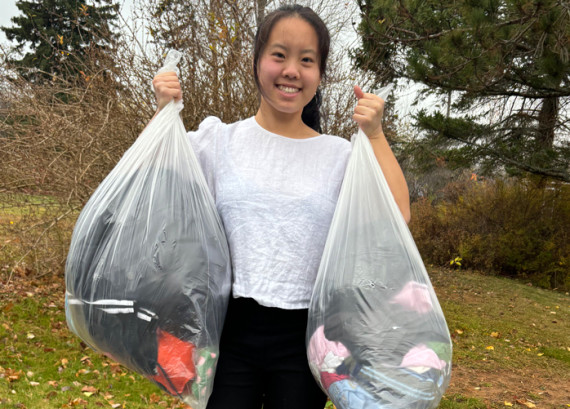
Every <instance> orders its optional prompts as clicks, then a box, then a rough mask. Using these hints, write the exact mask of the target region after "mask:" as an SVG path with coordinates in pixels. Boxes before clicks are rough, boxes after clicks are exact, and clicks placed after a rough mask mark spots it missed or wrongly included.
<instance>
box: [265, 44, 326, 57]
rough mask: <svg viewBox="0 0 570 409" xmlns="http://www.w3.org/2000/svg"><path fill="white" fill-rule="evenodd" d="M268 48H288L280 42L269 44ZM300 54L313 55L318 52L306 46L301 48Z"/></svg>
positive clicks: (285, 49)
mask: <svg viewBox="0 0 570 409" xmlns="http://www.w3.org/2000/svg"><path fill="white" fill-rule="evenodd" d="M269 48H271V49H273V48H280V49H282V50H284V51H287V50H288V48H287V47H285V46H284V45H283V44H281V43H275V44H271V46H270V47H269ZM301 54H313V55H317V54H318V53H317V52H316V51H315V50H313V49H312V48H306V49H304V50H301Z"/></svg>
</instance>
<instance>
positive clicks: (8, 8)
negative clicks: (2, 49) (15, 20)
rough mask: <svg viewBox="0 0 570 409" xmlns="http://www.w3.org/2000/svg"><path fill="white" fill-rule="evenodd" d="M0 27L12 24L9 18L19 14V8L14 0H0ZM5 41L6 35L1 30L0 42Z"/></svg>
mask: <svg viewBox="0 0 570 409" xmlns="http://www.w3.org/2000/svg"><path fill="white" fill-rule="evenodd" d="M0 4H2V6H0V9H1V10H2V12H0V27H10V26H11V25H12V24H11V22H10V19H11V18H12V17H14V16H16V15H17V14H19V13H18V12H19V10H18V8H17V7H16V0H0ZM4 41H6V36H5V35H4V32H3V31H0V42H4Z"/></svg>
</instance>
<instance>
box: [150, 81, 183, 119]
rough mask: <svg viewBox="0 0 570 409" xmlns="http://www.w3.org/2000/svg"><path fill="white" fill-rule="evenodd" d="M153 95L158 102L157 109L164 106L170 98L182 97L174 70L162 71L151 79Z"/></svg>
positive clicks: (178, 98)
mask: <svg viewBox="0 0 570 409" xmlns="http://www.w3.org/2000/svg"><path fill="white" fill-rule="evenodd" d="M152 86H153V87H154V95H155V96H156V102H157V103H158V111H160V110H161V109H162V108H164V107H165V106H166V104H168V103H169V102H170V101H172V99H174V100H175V101H180V100H181V99H182V88H181V87H180V81H179V80H178V76H177V75H176V73H175V72H174V71H169V72H163V73H161V74H158V75H156V76H155V77H154V78H153V79H152Z"/></svg>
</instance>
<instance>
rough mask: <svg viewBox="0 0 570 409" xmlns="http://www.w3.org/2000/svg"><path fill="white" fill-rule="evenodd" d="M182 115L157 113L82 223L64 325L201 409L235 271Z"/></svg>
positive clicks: (174, 109)
mask: <svg viewBox="0 0 570 409" xmlns="http://www.w3.org/2000/svg"><path fill="white" fill-rule="evenodd" d="M180 56H181V55H180V53H178V52H175V51H171V52H170V53H169V54H168V56H167V59H166V63H165V66H164V67H163V68H162V69H161V71H175V70H176V64H177V63H178V61H179V60H180ZM159 72H160V71H159ZM181 109H182V102H174V101H172V102H170V103H169V104H168V105H167V106H166V107H164V108H163V109H162V110H161V111H160V112H159V114H158V115H157V116H156V117H155V118H154V119H153V120H152V122H151V123H150V124H149V125H148V126H147V128H146V129H145V130H144V131H143V132H142V133H141V135H140V136H139V137H138V138H137V140H136V141H135V143H134V144H133V145H132V146H131V148H130V149H129V150H128V151H127V152H126V153H125V154H124V156H123V157H122V158H121V160H120V161H119V163H118V164H117V165H116V167H115V168H114V169H113V170H112V171H111V173H110V174H109V175H108V176H107V177H106V178H105V180H103V182H102V183H101V185H100V186H99V187H98V188H97V189H96V191H95V192H94V194H93V196H92V197H91V198H90V199H89V201H88V202H87V204H86V205H85V207H84V209H83V210H82V212H81V214H80V215H79V219H78V221H77V223H76V225H75V228H74V231H73V236H72V240H71V247H70V250H69V254H68V257H67V263H66V266H65V280H66V316H67V322H68V325H69V327H70V328H71V329H72V330H73V332H75V333H76V334H77V335H78V336H79V337H80V338H81V339H82V340H83V341H85V343H87V344H88V345H89V346H90V347H92V348H93V349H95V350H96V351H99V352H101V353H104V354H106V355H108V356H109V357H111V358H112V359H114V360H116V361H117V362H119V363H121V364H123V365H125V366H127V367H128V368H130V369H133V370H134V371H136V372H139V373H141V374H143V375H144V376H146V377H147V378H148V379H150V380H152V381H154V382H155V383H156V384H158V385H159V386H160V387H161V388H162V389H164V390H165V391H166V392H168V393H170V394H172V395H176V396H178V397H179V398H180V399H182V400H183V401H185V402H187V403H189V404H190V405H191V406H192V407H193V408H194V409H201V408H205V407H206V403H207V400H208V397H209V396H210V393H211V389H212V385H213V377H214V372H215V367H216V362H217V358H218V348H219V339H220V335H221V331H222V326H223V321H224V318H225V313H226V309H227V303H228V298H229V293H230V285H231V267H230V257H229V250H228V247H227V242H226V238H225V234H224V230H223V227H222V223H221V220H220V218H219V216H218V214H217V211H216V208H215V204H214V200H213V197H212V195H211V193H210V191H209V190H208V187H207V184H206V180H205V178H204V176H203V174H202V170H201V168H200V166H199V163H198V160H197V158H196V157H195V155H194V152H193V151H192V148H191V145H190V143H189V141H188V140H187V136H186V131H185V129H184V125H183V124H182V120H181V119H180V115H179V113H180V110H181Z"/></svg>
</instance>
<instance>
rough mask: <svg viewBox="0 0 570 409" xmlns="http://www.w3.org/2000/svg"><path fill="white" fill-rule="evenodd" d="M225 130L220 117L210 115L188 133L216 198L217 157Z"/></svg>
mask: <svg viewBox="0 0 570 409" xmlns="http://www.w3.org/2000/svg"><path fill="white" fill-rule="evenodd" d="M224 130H225V124H224V123H223V122H222V121H221V120H220V119H219V118H217V117H215V116H209V117H207V118H206V119H204V120H203V121H202V122H201V123H200V125H199V126H198V129H197V130H196V131H190V132H188V134H187V135H188V139H189V140H190V144H191V145H192V149H193V150H194V153H195V154H196V157H197V159H198V162H199V163H200V166H201V167H202V171H203V172H204V177H205V178H206V182H207V183H208V187H209V188H210V191H211V192H212V196H214V199H215V198H216V189H215V179H216V163H217V160H216V158H217V156H218V152H219V150H218V148H217V147H218V144H219V143H220V139H221V138H222V136H223V132H224Z"/></svg>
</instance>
